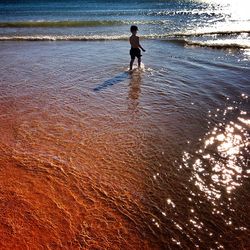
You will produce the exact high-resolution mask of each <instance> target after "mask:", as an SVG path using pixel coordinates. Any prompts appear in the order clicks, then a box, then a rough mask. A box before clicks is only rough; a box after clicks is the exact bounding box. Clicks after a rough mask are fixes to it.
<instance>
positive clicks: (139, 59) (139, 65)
mask: <svg viewBox="0 0 250 250" xmlns="http://www.w3.org/2000/svg"><path fill="white" fill-rule="evenodd" d="M140 67H141V57H138V68H140Z"/></svg>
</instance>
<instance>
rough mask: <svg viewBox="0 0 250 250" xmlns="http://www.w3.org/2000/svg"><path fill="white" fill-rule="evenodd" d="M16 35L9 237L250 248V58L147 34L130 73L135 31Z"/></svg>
mask: <svg viewBox="0 0 250 250" xmlns="http://www.w3.org/2000/svg"><path fill="white" fill-rule="evenodd" d="M2 45H3V46H2V51H1V54H2V55H3V58H4V61H3V62H2V64H1V69H2V72H3V76H2V79H1V84H0V93H1V95H0V98H1V99H0V101H1V105H0V111H1V112H0V114H1V115H0V133H1V135H2V136H1V140H0V151H1V154H0V155H1V157H0V163H1V164H0V165H1V174H0V183H1V186H0V191H1V203H0V206H1V208H0V211H1V213H0V214H1V218H0V235H1V239H2V240H1V242H0V248H2V249H29V248H32V249H178V248H180V249H194V248H200V249H206V248H209V247H212V248H215V249H219V248H220V247H221V246H223V247H225V249H237V248H238V247H240V248H239V249H244V248H246V247H247V246H248V245H249V239H248V235H249V229H248V225H249V219H248V212H249V199H248V198H250V197H249V192H248V190H249V188H248V187H249V180H248V174H249V172H248V171H249V170H248V165H247V164H248V160H247V157H248V153H249V124H248V122H249V118H248V117H249V115H248V113H249V106H248V96H247V93H248V87H247V84H246V82H247V77H246V76H247V73H248V71H249V68H248V67H247V66H246V64H244V63H242V64H240V63H239V65H235V66H232V65H231V66H230V67H229V65H230V63H229V62H228V61H227V62H226V60H227V59H226V57H227V56H225V58H221V55H222V54H223V53H224V52H221V51H213V52H211V51H212V50H203V49H200V50H201V51H203V52H204V53H207V55H206V54H205V55H200V57H199V58H197V60H196V61H195V62H194V61H192V60H190V58H189V57H190V55H191V53H197V54H195V55H194V54H193V55H192V56H193V57H192V58H195V57H196V56H197V55H198V54H199V51H197V52H194V51H193V49H192V48H184V47H181V46H179V45H176V44H166V43H164V42H159V41H158V42H151V41H147V42H145V46H148V47H150V48H151V49H152V56H150V57H148V58H147V55H144V57H143V59H144V62H145V65H146V66H145V69H144V70H141V71H135V72H134V73H128V72H126V70H127V59H128V55H127V54H126V55H125V52H124V55H123V54H121V53H120V51H126V49H125V48H126V47H127V43H126V42H86V43H77V42H76V43H74V42H62V43H60V42H59V43H58V42H56V43H50V42H44V43H43V42H41V43H40V42H34V43H33V42H30V43H29V42H28V43H26V42H24V43H18V42H13V43H2ZM159 46H164V48H165V52H164V53H165V54H164V53H163V52H162V51H160V52H159V51H158V50H157V49H158V48H159ZM123 49H124V50H123ZM173 49H174V50H175V52H172V54H171V53H169V52H170V51H173ZM83 51H84V54H81V53H82V52H83ZM112 51H113V52H114V53H112ZM119 53H120V54H119ZM122 53H123V52H122ZM157 53H159V54H157ZM183 53H184V54H183ZM96 55H98V58H97V59H98V60H93V58H95V56H96ZM110 55H111V59H110V60H109V61H108V62H107V58H108V56H110ZM173 55H175V56H173ZM181 55H182V57H181ZM206 56H211V58H213V59H214V61H215V59H216V58H221V59H220V60H221V61H220V62H217V65H216V66H214V65H212V64H211V60H209V59H208V60H207V61H204V58H206ZM156 58H158V59H159V60H156ZM163 58H165V61H163V60H160V59H163ZM211 58H210V59H211ZM231 60H233V57H232V58H231ZM162 62H164V63H162ZM225 62H226V63H227V64H225ZM220 63H221V65H220ZM223 63H224V64H223ZM232 64H233V63H232ZM226 66H227V67H226ZM230 72H232V73H230ZM227 74H228V75H227ZM230 74H231V75H230ZM233 75H234V76H237V80H238V82H237V86H235V85H234V84H233V82H230V81H229V80H228V79H233V78H232V76H233ZM222 76H223V77H224V78H222ZM209 78H210V81H209ZM218 79H220V84H218V82H219V81H218ZM233 80H234V79H233ZM233 80H232V81H233ZM201 85H202V87H201ZM227 98H228V99H227ZM224 110H226V111H227V112H226V113H225V112H224ZM244 112H245V113H244ZM239 119H243V120H239ZM220 123H221V124H222V125H220ZM232 123H233V124H232ZM228 126H231V127H228ZM237 126H238V127H237ZM239 126H241V128H240V129H239ZM214 128H217V129H216V130H215V131H214ZM232 128H233V130H232ZM230 129H231V130H230ZM216 131H217V132H216ZM218 131H220V133H222V134H223V135H224V137H223V138H222V136H220V133H219V132H218ZM213 136H214V138H215V139H214V140H213V141H212V142H211V143H210V144H209V145H211V147H210V146H209V145H208V146H204V145H207V141H209V140H210V139H211V138H212V137H213ZM217 136H218V137H217ZM230 136H231V137H230ZM224 142H227V143H229V142H231V144H230V143H229V145H230V147H231V148H233V149H235V150H236V151H237V150H238V151H237V152H235V151H234V152H229V150H230V148H229V149H228V148H224V151H223V152H224V154H222V153H221V151H220V148H218V146H223V147H225V145H224V144H223V143H224ZM200 150H201V151H200ZM227 152H229V153H228V154H227ZM209 153H210V155H213V156H214V157H215V158H212V157H210V158H206V157H207V155H208V154H209ZM204 156H205V158H206V159H205V158H204ZM216 157H217V158H216ZM203 160H204V162H203ZM216 164H217V165H219V166H220V168H218V167H217V172H216V171H215V170H214V167H215V165H216ZM200 168H205V169H206V171H204V172H202V171H201V169H200ZM224 168H226V170H227V171H224V170H225V169H224ZM230 171H231V172H230ZM202 173H205V174H204V175H202ZM215 173H217V177H216V178H217V179H216V178H215V177H214V174H215ZM228 176H229V177H230V178H229V177H228ZM214 178H215V179H214ZM228 178H229V179H228ZM216 180H217V181H216Z"/></svg>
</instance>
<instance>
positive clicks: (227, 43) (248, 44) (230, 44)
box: [185, 39, 250, 49]
mask: <svg viewBox="0 0 250 250" xmlns="http://www.w3.org/2000/svg"><path fill="white" fill-rule="evenodd" d="M185 44H187V45H191V46H201V47H211V48H217V49H249V48H250V40H236V39H226V40H208V41H192V40H185Z"/></svg>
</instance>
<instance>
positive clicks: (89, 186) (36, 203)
mask: <svg viewBox="0 0 250 250" xmlns="http://www.w3.org/2000/svg"><path fill="white" fill-rule="evenodd" d="M0 164H1V175H0V182H1V189H0V190H1V203H0V211H1V213H0V214H1V218H0V221H1V223H0V234H1V243H0V247H1V249H27V248H30V249H46V248H48V249H49V248H51V249H80V248H82V249H141V248H142V247H143V249H153V248H154V247H153V245H152V243H151V244H150V243H149V241H148V240H147V239H146V237H145V235H144V236H143V235H142V233H141V232H140V230H139V229H140V228H139V227H137V224H136V223H135V221H134V220H133V213H132V214H131V212H129V211H128V209H131V207H130V206H131V204H130V203H129V199H131V197H129V194H127V193H125V192H122V191H121V190H119V191H120V193H119V197H116V198H114V197H111V196H110V194H109V193H108V192H105V191H103V190H102V189H101V187H100V186H99V187H98V185H97V184H96V183H94V182H95V180H92V181H91V180H90V179H89V178H86V177H84V176H83V175H80V174H79V173H77V172H75V171H69V172H67V171H66V169H65V167H64V166H61V167H57V166H53V165H52V164H51V165H47V166H42V164H41V163H39V162H33V163H30V162H27V163H26V164H25V163H20V162H19V163H18V162H17V161H15V160H12V161H10V160H7V159H3V158H2V157H1V161H0ZM111 192H112V190H110V193H111ZM116 192H117V191H116ZM124 201H125V202H124ZM135 209H136V210H138V208H136V207H135ZM136 210H135V211H134V212H138V211H136Z"/></svg>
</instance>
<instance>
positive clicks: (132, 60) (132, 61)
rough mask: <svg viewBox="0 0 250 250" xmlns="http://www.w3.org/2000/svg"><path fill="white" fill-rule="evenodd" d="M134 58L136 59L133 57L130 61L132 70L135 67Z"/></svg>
mask: <svg viewBox="0 0 250 250" xmlns="http://www.w3.org/2000/svg"><path fill="white" fill-rule="evenodd" d="M134 60H135V59H131V61H130V68H129V69H130V70H132V69H133V63H134Z"/></svg>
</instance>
